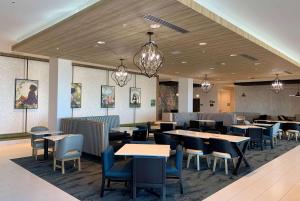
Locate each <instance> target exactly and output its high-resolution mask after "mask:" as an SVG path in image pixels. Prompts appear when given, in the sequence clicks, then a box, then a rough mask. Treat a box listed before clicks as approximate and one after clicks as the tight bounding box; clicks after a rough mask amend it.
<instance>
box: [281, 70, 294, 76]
mask: <svg viewBox="0 0 300 201" xmlns="http://www.w3.org/2000/svg"><path fill="white" fill-rule="evenodd" d="M283 72H285V73H286V74H289V75H292V74H293V73H292V72H290V71H287V70H285V71H283Z"/></svg>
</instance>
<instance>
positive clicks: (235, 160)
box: [232, 158, 238, 168]
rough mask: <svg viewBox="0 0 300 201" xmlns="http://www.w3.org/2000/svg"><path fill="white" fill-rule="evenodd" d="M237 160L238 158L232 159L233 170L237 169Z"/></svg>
mask: <svg viewBox="0 0 300 201" xmlns="http://www.w3.org/2000/svg"><path fill="white" fill-rule="evenodd" d="M237 159H238V158H232V163H233V168H235V167H236V162H237Z"/></svg>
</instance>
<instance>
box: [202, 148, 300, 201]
mask: <svg viewBox="0 0 300 201" xmlns="http://www.w3.org/2000/svg"><path fill="white" fill-rule="evenodd" d="M299 155H300V146H297V147H295V148H294V149H292V150H290V151H288V152H287V153H285V154H283V155H281V156H279V157H277V158H275V159H274V160H272V161H270V162H268V163H266V164H265V165H263V166H261V167H260V168H258V169H256V170H254V171H253V172H251V173H249V174H248V175H246V176H244V177H242V178H240V179H239V180H237V181H235V182H233V183H232V184H230V185H228V186H226V187H225V188H223V189H221V190H220V191H218V192H216V193H215V194H213V195H211V196H209V197H208V198H206V199H205V200H204V201H220V200H222V201H240V200H243V201H250V200H251V201H252V200H256V201H279V200H280V201H299V200H300V171H299V170H300V157H299Z"/></svg>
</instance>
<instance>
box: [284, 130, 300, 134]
mask: <svg viewBox="0 0 300 201" xmlns="http://www.w3.org/2000/svg"><path fill="white" fill-rule="evenodd" d="M286 132H287V133H297V134H298V133H299V131H298V130H287V131H286Z"/></svg>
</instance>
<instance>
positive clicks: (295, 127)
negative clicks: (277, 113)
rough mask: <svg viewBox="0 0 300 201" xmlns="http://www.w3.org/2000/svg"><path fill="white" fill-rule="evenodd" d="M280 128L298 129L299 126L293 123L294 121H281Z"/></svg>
mask: <svg viewBox="0 0 300 201" xmlns="http://www.w3.org/2000/svg"><path fill="white" fill-rule="evenodd" d="M282 129H283V130H284V131H287V130H299V126H298V124H295V123H283V125H282Z"/></svg>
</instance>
